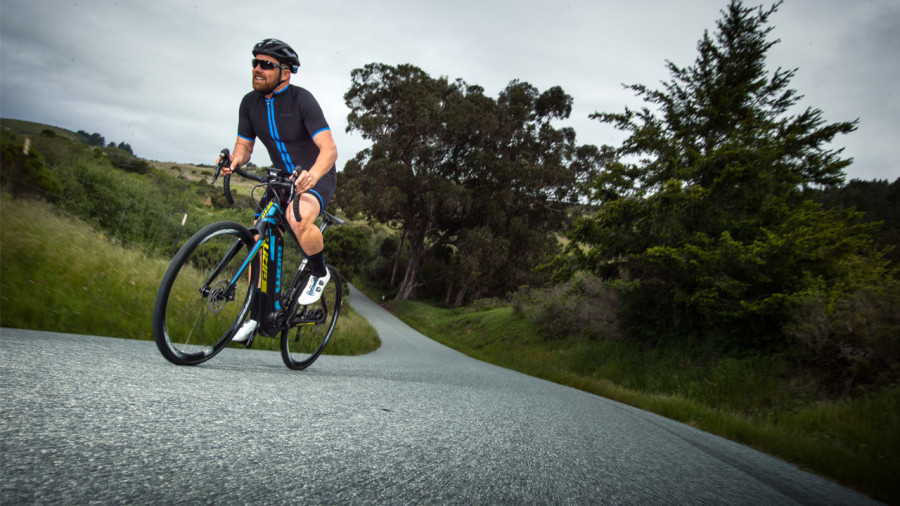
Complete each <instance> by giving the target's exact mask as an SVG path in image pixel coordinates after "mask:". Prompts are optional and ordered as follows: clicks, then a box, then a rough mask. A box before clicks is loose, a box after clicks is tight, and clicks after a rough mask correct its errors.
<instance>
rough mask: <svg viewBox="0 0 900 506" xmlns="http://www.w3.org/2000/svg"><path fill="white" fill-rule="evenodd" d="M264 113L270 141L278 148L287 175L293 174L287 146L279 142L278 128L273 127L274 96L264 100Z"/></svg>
mask: <svg viewBox="0 0 900 506" xmlns="http://www.w3.org/2000/svg"><path fill="white" fill-rule="evenodd" d="M285 89H287V88H285ZM266 112H267V113H268V116H269V134H271V136H272V140H273V141H275V146H276V147H277V148H278V153H279V154H280V155H281V161H283V162H284V167H285V169H287V171H288V174H293V173H294V162H293V161H291V155H290V154H288V151H287V146H286V145H285V144H284V141H282V140H281V137H279V136H278V127H276V126H275V97H274V96H273V97H272V98H268V99H266Z"/></svg>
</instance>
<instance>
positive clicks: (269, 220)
mask: <svg viewBox="0 0 900 506" xmlns="http://www.w3.org/2000/svg"><path fill="white" fill-rule="evenodd" d="M267 211H269V213H264V214H263V215H262V217H263V219H262V220H260V221H263V223H260V228H261V229H262V232H263V234H262V235H261V237H263V238H264V240H265V242H264V243H263V245H262V248H261V250H260V255H259V256H260V294H259V295H260V297H259V299H260V300H259V303H260V306H259V309H260V313H259V316H260V324H261V327H262V328H261V330H262V331H263V333H264V334H269V335H272V336H274V335H275V334H276V333H277V332H278V330H279V329H277V328H276V327H277V325H276V318H275V317H276V316H277V313H278V311H280V310H281V269H282V264H283V260H282V258H283V253H284V239H283V238H282V237H281V234H279V233H278V226H277V225H276V224H274V221H275V220H274V217H273V214H274V212H275V211H274V209H272V208H271V204H270V208H269V209H267Z"/></svg>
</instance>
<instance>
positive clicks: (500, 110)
mask: <svg viewBox="0 0 900 506" xmlns="http://www.w3.org/2000/svg"><path fill="white" fill-rule="evenodd" d="M344 98H345V101H346V102H347V105H348V107H350V109H351V113H350V115H349V116H348V122H349V126H348V130H358V131H359V132H360V133H362V135H363V137H364V138H366V139H369V140H371V141H372V143H373V144H372V147H371V148H369V149H368V150H366V151H363V152H361V153H360V154H359V155H358V156H357V157H356V158H355V159H353V160H351V161H350V162H348V163H347V164H346V165H345V167H344V175H345V176H344V181H345V183H343V186H342V190H341V195H340V197H339V198H340V204H341V206H342V207H344V208H345V209H348V210H349V211H351V212H364V213H365V214H367V215H368V216H370V217H372V218H374V219H376V220H378V221H380V222H382V223H389V224H393V225H394V226H396V227H397V228H399V229H402V231H403V238H402V240H401V248H402V246H403V244H404V243H407V244H408V245H409V247H410V251H411V253H410V260H409V262H408V264H407V266H406V271H405V274H404V277H403V281H402V282H401V285H400V288H399V291H398V295H397V298H398V299H408V298H412V297H415V296H416V293H417V288H418V285H419V283H420V274H421V272H422V269H423V267H424V264H425V262H426V261H427V260H428V259H431V258H434V257H436V256H440V257H441V259H442V261H451V262H454V265H455V267H454V268H453V269H452V270H453V272H454V274H455V275H454V276H446V275H444V276H442V277H443V280H442V282H444V283H447V284H448V285H449V286H448V288H447V290H448V291H447V293H448V299H449V298H450V291H452V290H457V293H456V295H455V296H453V299H454V300H455V301H461V300H464V299H465V298H466V297H467V296H468V295H467V293H474V294H487V293H492V292H496V291H499V290H503V289H508V288H509V286H510V285H511V286H512V287H515V286H516V285H515V284H512V283H515V281H514V280H515V279H521V278H522V276H521V274H522V272H525V270H526V269H527V271H529V272H530V271H531V269H532V267H533V266H534V265H536V264H537V263H538V262H536V261H535V260H534V259H535V258H536V257H543V256H545V255H546V254H547V252H548V251H552V248H553V247H555V239H548V238H547V233H548V230H551V227H553V226H559V224H560V223H561V222H562V220H563V219H564V218H565V210H566V205H567V204H568V203H571V202H572V201H574V200H577V196H578V195H579V192H578V191H577V188H578V186H577V185H578V183H579V181H584V180H585V179H588V178H587V177H586V176H584V175H583V172H585V171H589V170H591V169H592V168H593V167H594V164H592V163H591V160H590V155H591V154H593V153H594V152H595V151H596V148H594V149H593V150H591V149H590V148H577V147H576V146H575V134H574V131H572V130H571V129H556V128H554V127H553V126H552V125H551V121H552V120H554V119H563V118H566V117H568V115H569V113H570V112H571V101H572V99H571V97H569V96H567V95H566V94H565V93H564V92H563V91H562V89H560V88H558V87H554V88H551V89H549V90H547V91H545V92H544V93H539V92H538V90H537V89H535V88H534V87H533V86H531V85H529V84H527V83H520V82H518V81H513V82H512V83H510V85H509V86H508V87H507V88H506V89H505V90H504V91H503V92H501V94H500V97H499V98H498V100H496V101H495V100H493V99H491V98H489V97H486V96H485V95H484V93H483V89H482V88H481V87H479V86H474V85H468V84H466V83H465V82H464V81H462V80H461V79H458V80H456V81H454V82H450V81H449V80H448V79H447V78H445V77H442V78H438V79H434V78H431V77H430V76H428V75H427V74H426V73H425V72H423V71H422V70H421V69H419V68H417V67H414V66H412V65H400V66H398V67H392V66H388V65H384V64H370V65H367V66H366V67H364V68H362V69H356V70H354V71H353V84H352V86H351V88H350V91H348V92H347V94H346V95H345V97H344ZM399 252H400V250H398V255H399ZM448 252H452V254H448ZM438 253H440V255H437V254H438ZM510 273H514V274H510Z"/></svg>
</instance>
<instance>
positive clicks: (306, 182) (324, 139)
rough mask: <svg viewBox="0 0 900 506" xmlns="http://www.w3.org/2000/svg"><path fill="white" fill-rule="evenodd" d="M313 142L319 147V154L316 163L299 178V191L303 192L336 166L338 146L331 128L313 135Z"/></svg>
mask: <svg viewBox="0 0 900 506" xmlns="http://www.w3.org/2000/svg"><path fill="white" fill-rule="evenodd" d="M313 142H315V143H316V146H318V148H319V156H318V158H316V163H314V164H313V166H312V167H310V168H309V170H307V171H303V172H301V173H300V176H299V177H298V178H297V183H296V186H297V192H298V193H303V192H305V191H306V190H309V189H310V188H312V187H313V186H315V185H316V183H317V182H318V181H319V179H321V178H322V176H324V175H325V174H327V173H328V171H330V170H331V168H332V167H333V166H334V162H336V161H337V146H335V144H334V137H332V136H331V130H322V131H321V132H319V133H317V134H316V136H315V137H313Z"/></svg>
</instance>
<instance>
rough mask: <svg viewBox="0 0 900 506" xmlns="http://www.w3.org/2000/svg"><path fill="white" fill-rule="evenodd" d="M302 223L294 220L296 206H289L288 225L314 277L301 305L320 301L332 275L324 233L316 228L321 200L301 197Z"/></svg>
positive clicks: (308, 195)
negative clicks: (329, 269) (328, 266)
mask: <svg viewBox="0 0 900 506" xmlns="http://www.w3.org/2000/svg"><path fill="white" fill-rule="evenodd" d="M299 207H300V218H301V219H300V221H299V222H298V221H297V220H295V219H294V206H293V205H289V206H288V209H289V210H288V223H289V224H290V225H291V229H292V230H293V231H294V234H295V235H296V236H297V239H298V240H299V241H300V247H301V248H303V252H304V253H305V254H306V256H307V257H309V270H310V273H312V276H311V278H310V280H309V282H308V283H307V286H306V289H305V290H304V292H303V294H302V295H301V297H300V302H301V304H312V303H313V302H316V301H317V300H319V297H320V296H321V293H322V289H324V287H325V285H326V284H327V283H328V281H329V280H330V279H331V275H330V274H329V273H328V270H327V269H326V268H325V256H324V250H325V241H324V239H323V238H322V232H320V231H319V228H318V227H316V224H315V220H316V217H317V216H319V212H320V211H321V206H320V204H319V199H317V198H316V197H315V196H313V195H311V194H309V193H304V194H302V195H301V196H300V205H299Z"/></svg>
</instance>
